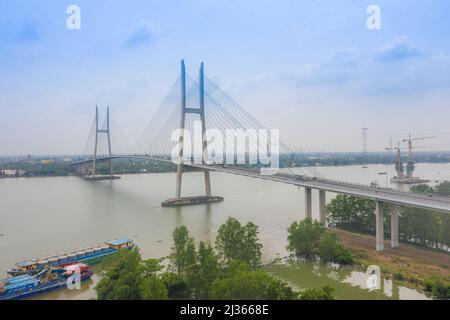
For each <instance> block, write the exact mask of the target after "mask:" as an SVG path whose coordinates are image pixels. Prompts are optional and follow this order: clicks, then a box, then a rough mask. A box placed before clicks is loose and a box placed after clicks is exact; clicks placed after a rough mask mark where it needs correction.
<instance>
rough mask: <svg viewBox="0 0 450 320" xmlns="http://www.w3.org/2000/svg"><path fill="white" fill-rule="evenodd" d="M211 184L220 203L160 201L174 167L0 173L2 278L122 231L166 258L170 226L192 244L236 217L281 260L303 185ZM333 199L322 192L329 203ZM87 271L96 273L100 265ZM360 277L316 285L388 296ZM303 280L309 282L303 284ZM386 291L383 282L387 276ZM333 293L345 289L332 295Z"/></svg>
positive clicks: (150, 253)
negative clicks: (93, 178)
mask: <svg viewBox="0 0 450 320" xmlns="http://www.w3.org/2000/svg"><path fill="white" fill-rule="evenodd" d="M317 170H318V171H319V172H320V173H321V174H322V175H324V176H325V177H327V178H333V179H339V180H346V181H353V182H361V183H370V182H372V181H378V182H379V184H380V185H381V186H385V185H386V183H387V184H388V185H389V181H388V179H389V178H390V177H392V176H393V175H394V172H393V171H394V168H393V166H388V167H387V166H385V165H369V166H368V167H367V168H362V167H361V166H345V167H321V168H317ZM384 171H387V172H388V175H387V177H386V175H379V172H384ZM416 172H417V174H418V175H419V176H421V177H427V178H430V179H432V180H450V164H417V170H416ZM387 178H388V179H387ZM211 180H212V186H213V194H214V195H220V196H223V197H224V198H225V201H224V202H222V203H216V204H210V205H199V206H190V207H189V206H188V207H182V208H163V207H161V202H162V201H164V200H165V199H167V198H169V197H172V196H173V195H174V192H175V174H174V173H159V174H139V175H123V176H122V179H120V180H115V181H100V182H87V181H84V180H83V179H80V178H77V177H50V178H17V179H1V180H0V202H1V203H0V205H1V206H0V208H1V210H0V211H1V213H0V271H1V272H2V277H4V276H5V275H6V273H5V272H4V271H6V270H7V269H9V268H11V267H12V266H13V265H14V263H15V262H17V261H21V260H27V259H31V258H38V257H43V256H46V255H50V254H54V253H59V252H65V251H68V250H72V249H77V248H81V247H85V246H88V245H91V244H95V243H100V242H102V241H105V240H110V239H114V238H117V237H122V236H125V237H129V238H130V239H133V240H134V241H135V243H136V244H137V245H138V246H139V248H140V250H141V253H142V256H143V257H144V258H150V257H152V258H159V257H163V256H167V255H168V253H169V252H170V248H171V245H172V240H171V233H172V231H173V229H174V228H175V227H176V226H179V225H181V224H185V225H186V226H187V227H188V228H189V230H190V232H191V234H192V235H193V236H194V237H195V239H196V240H197V241H199V240H203V241H210V242H212V241H213V240H214V238H215V233H216V231H217V229H218V227H219V226H220V224H222V223H223V222H224V221H225V220H226V219H227V218H228V217H235V218H237V219H239V220H240V221H241V222H244V223H245V222H247V221H252V222H254V223H255V224H257V225H258V226H259V228H260V229H259V230H260V239H261V242H262V243H263V246H264V247H263V255H264V259H265V260H267V261H268V260H270V259H273V258H275V257H284V256H286V255H287V252H286V249H285V246H286V237H287V232H286V229H287V227H288V226H289V225H290V224H291V223H292V222H293V221H294V220H300V219H302V218H303V217H304V210H303V209H304V200H303V197H304V193H303V190H299V189H298V188H296V187H294V186H291V185H286V184H282V183H276V182H271V181H264V180H259V179H253V178H247V177H241V176H236V175H229V174H225V173H217V172H213V173H211ZM203 192H204V186H203V175H202V174H201V173H189V174H185V175H184V177H183V195H184V196H189V195H199V194H203ZM333 196H334V195H333V194H327V199H328V200H330V199H331V198H332V197H333ZM313 212H314V213H313V215H314V216H317V214H318V213H317V212H318V194H317V192H313ZM95 268H96V273H97V274H98V273H99V272H100V267H99V266H97V267H95ZM286 268H287V267H286V266H284V267H283V266H275V267H274V268H273V270H271V271H272V272H274V273H275V274H277V275H279V276H281V277H282V278H284V279H286V280H288V281H290V283H292V284H293V285H295V286H298V287H300V288H301V283H302V281H303V280H304V279H306V278H308V277H307V276H308V275H311V273H312V271H311V270H309V269H308V268H309V267H307V266H304V267H296V268H293V267H292V268H287V269H286ZM289 270H290V271H289ZM338 272H339V271H338ZM345 272H347V273H348V271H345ZM296 274H297V276H296ZM364 276H365V275H364V274H362V273H361V274H359V273H357V272H356V271H354V272H353V273H352V272H350V273H349V274H347V276H346V277H344V278H343V279H341V280H339V281H338V282H336V280H335V279H332V277H328V276H327V275H326V273H324V272H322V276H321V277H318V278H317V281H315V283H316V284H318V285H322V284H323V283H330V284H331V285H333V286H335V287H336V286H337V284H339V288H340V289H338V290H337V294H338V297H341V298H355V299H356V298H358V297H366V298H386V297H387V298H389V295H388V294H381V295H380V294H378V296H377V295H374V294H372V293H369V295H367V293H368V291H367V290H366V289H362V287H364V285H363V284H361V283H364V281H363V280H362V279H363V278H364ZM305 277H306V278H305ZM324 277H325V278H324ZM310 278H311V277H310ZM312 278H314V277H312ZM326 278H329V279H330V280H326ZM96 281H98V275H97V276H95V277H94V278H93V280H92V281H90V282H88V283H86V284H84V285H83V289H82V290H81V291H78V290H74V291H69V290H67V289H66V290H59V291H57V292H52V293H50V294H47V295H43V296H40V297H39V298H42V299H66V298H69V299H89V298H94V297H95V290H94V289H93V287H94V284H95V282H96ZM305 283H308V285H312V283H311V282H308V281H306V282H305ZM386 287H389V283H388V282H386ZM397 291H398V290H396V292H397ZM339 292H346V293H345V294H341V295H339ZM402 292H403V294H402ZM393 298H395V297H393ZM397 298H401V299H408V298H415V299H422V298H425V296H423V295H421V294H420V293H418V292H416V291H414V290H410V289H407V288H400V294H399V295H398V297H397Z"/></svg>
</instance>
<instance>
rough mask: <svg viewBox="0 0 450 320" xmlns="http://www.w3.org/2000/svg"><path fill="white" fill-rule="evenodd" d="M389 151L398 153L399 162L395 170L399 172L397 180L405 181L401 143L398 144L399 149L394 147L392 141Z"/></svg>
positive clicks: (396, 163) (397, 161)
mask: <svg viewBox="0 0 450 320" xmlns="http://www.w3.org/2000/svg"><path fill="white" fill-rule="evenodd" d="M386 150H387V151H397V160H396V162H395V170H396V171H397V177H396V178H397V179H403V178H404V174H403V163H402V151H401V150H402V149H401V148H400V141H399V142H398V145H397V147H393V146H392V140H391V143H390V146H389V147H388V148H386Z"/></svg>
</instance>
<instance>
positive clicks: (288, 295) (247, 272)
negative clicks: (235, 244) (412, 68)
mask: <svg viewBox="0 0 450 320" xmlns="http://www.w3.org/2000/svg"><path fill="white" fill-rule="evenodd" d="M210 298H211V299H213V300H289V299H294V298H295V295H294V293H293V292H292V289H291V288H290V287H289V286H287V285H286V284H285V283H284V282H283V281H281V280H279V279H278V278H275V277H274V276H272V275H270V274H268V273H267V272H264V271H262V270H253V271H252V270H251V269H250V268H249V266H248V265H247V264H246V263H243V262H239V261H232V262H231V263H230V270H229V272H228V274H227V276H226V277H224V278H222V279H218V280H216V281H214V283H213V284H212V287H211V293H210Z"/></svg>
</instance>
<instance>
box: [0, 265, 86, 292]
mask: <svg viewBox="0 0 450 320" xmlns="http://www.w3.org/2000/svg"><path fill="white" fill-rule="evenodd" d="M75 273H79V280H80V281H85V280H88V279H89V278H90V277H91V276H92V274H93V272H92V270H91V268H90V267H89V266H88V265H86V264H84V263H76V264H71V265H67V266H65V267H63V268H56V267H51V266H47V267H45V268H44V269H42V270H41V271H40V272H39V273H37V274H36V275H34V276H32V275H29V274H24V275H20V276H16V277H11V278H8V279H4V280H0V300H17V299H23V298H27V297H32V296H35V295H38V294H41V293H45V292H48V291H51V290H55V289H58V288H63V287H67V283H68V282H70V280H71V279H70V277H71V276H72V275H74V274H75Z"/></svg>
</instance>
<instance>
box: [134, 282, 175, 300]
mask: <svg viewBox="0 0 450 320" xmlns="http://www.w3.org/2000/svg"><path fill="white" fill-rule="evenodd" d="M140 290H141V296H142V299H143V300H167V299H168V298H169V297H168V293H169V292H168V290H167V287H166V285H165V283H164V282H163V281H162V280H161V279H159V278H158V277H156V276H149V277H147V278H144V279H143V280H142V283H141V285H140Z"/></svg>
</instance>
